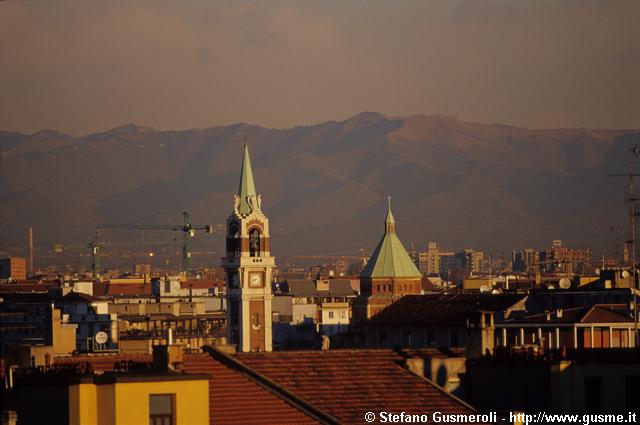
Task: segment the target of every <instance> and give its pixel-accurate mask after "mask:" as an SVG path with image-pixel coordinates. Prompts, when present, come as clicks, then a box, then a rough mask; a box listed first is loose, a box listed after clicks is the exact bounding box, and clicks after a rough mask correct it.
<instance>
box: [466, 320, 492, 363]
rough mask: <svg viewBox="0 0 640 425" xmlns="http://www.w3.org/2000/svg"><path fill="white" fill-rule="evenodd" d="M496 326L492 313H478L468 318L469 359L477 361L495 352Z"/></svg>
mask: <svg viewBox="0 0 640 425" xmlns="http://www.w3.org/2000/svg"><path fill="white" fill-rule="evenodd" d="M494 326H495V325H494V319H493V313H492V312H487V311H476V312H474V313H472V314H471V315H470V316H469V318H467V339H466V352H467V358H469V359H477V358H481V357H483V356H485V355H487V354H491V353H492V352H493V348H494V340H493V336H494V331H495V327H494Z"/></svg>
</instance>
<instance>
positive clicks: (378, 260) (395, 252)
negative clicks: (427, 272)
mask: <svg viewBox="0 0 640 425" xmlns="http://www.w3.org/2000/svg"><path fill="white" fill-rule="evenodd" d="M387 202H388V204H387V218H386V219H385V223H384V224H385V232H384V235H382V239H380V242H379V243H378V246H376V249H375V250H374V251H373V254H371V258H369V261H368V262H367V265H366V266H365V268H364V269H363V270H362V273H360V277H361V278H362V277H364V278H396V277H415V278H418V277H422V274H421V273H420V272H419V271H418V269H417V268H416V265H415V264H414V263H413V261H411V257H409V254H408V253H407V250H406V249H405V248H404V246H403V245H402V242H400V239H399V238H398V235H396V229H395V227H396V221H395V219H394V218H393V213H392V212H391V197H389V198H388V199H387Z"/></svg>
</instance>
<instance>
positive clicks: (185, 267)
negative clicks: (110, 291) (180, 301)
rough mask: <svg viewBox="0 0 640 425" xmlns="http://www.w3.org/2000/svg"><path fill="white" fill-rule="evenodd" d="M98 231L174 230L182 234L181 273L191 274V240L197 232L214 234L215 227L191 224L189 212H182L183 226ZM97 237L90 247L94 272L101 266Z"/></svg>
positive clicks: (116, 226)
mask: <svg viewBox="0 0 640 425" xmlns="http://www.w3.org/2000/svg"><path fill="white" fill-rule="evenodd" d="M96 229H98V230H100V229H111V230H172V231H176V232H177V231H180V232H182V263H181V268H180V271H181V272H185V273H189V272H190V271H191V241H190V239H191V238H192V237H194V236H195V231H196V230H204V231H205V232H206V233H209V234H211V233H213V227H212V226H211V225H209V224H191V221H190V219H189V212H187V211H183V212H182V225H179V224H165V225H162V224H161V225H155V224H98V225H97V226H96ZM96 239H97V237H96V238H94V240H93V241H92V242H91V244H90V245H89V247H90V248H91V249H92V253H93V261H94V266H93V268H94V270H96V269H97V266H98V265H99V264H100V261H99V258H100V256H99V251H100V247H99V246H98V244H97V240H96ZM94 273H95V272H94Z"/></svg>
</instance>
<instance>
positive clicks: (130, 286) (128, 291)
mask: <svg viewBox="0 0 640 425" xmlns="http://www.w3.org/2000/svg"><path fill="white" fill-rule="evenodd" d="M93 295H95V296H118V295H145V296H151V283H149V282H147V283H109V282H100V283H94V284H93Z"/></svg>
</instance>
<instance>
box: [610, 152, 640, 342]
mask: <svg viewBox="0 0 640 425" xmlns="http://www.w3.org/2000/svg"><path fill="white" fill-rule="evenodd" d="M638 157H640V144H635V145H633V146H632V147H630V148H629V170H628V173H627V174H626V175H625V174H608V175H607V177H626V178H627V179H628V180H629V196H628V198H627V201H628V202H629V233H630V235H629V236H630V237H629V239H630V240H629V243H630V244H631V261H630V263H631V273H632V276H633V289H634V293H633V322H634V333H635V341H636V345H637V341H638V295H637V293H636V292H637V290H638V275H637V269H636V262H637V257H636V217H638V215H640V214H638V211H637V207H636V202H638V201H640V198H638V197H637V195H636V188H635V178H636V177H638V176H639V174H636V173H635V172H634V168H633V160H634V158H638Z"/></svg>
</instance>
